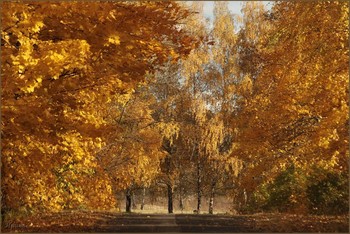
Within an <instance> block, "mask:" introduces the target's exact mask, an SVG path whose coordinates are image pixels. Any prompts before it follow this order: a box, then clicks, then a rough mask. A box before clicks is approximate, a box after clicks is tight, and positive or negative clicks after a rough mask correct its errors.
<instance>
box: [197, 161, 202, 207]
mask: <svg viewBox="0 0 350 234" xmlns="http://www.w3.org/2000/svg"><path fill="white" fill-rule="evenodd" d="M201 205H202V178H201V165H200V161H199V159H198V161H197V210H196V213H197V214H199V213H200V212H201Z"/></svg>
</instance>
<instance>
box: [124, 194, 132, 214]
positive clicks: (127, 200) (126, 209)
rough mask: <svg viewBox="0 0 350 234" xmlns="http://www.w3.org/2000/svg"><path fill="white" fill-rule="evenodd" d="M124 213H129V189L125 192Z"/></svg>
mask: <svg viewBox="0 0 350 234" xmlns="http://www.w3.org/2000/svg"><path fill="white" fill-rule="evenodd" d="M125 211H126V212H131V191H130V189H128V190H126V194H125Z"/></svg>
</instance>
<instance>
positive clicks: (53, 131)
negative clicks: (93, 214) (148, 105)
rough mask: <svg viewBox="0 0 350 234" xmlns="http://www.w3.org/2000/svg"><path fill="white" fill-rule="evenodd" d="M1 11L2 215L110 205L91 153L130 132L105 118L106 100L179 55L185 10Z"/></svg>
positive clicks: (27, 7) (43, 7)
mask: <svg viewBox="0 0 350 234" xmlns="http://www.w3.org/2000/svg"><path fill="white" fill-rule="evenodd" d="M1 7H2V12H3V14H2V26H3V27H2V31H1V38H2V40H1V41H2V44H1V49H2V54H1V56H2V66H1V73H2V83H1V85H2V93H1V101H2V106H1V114H2V128H1V136H2V156H3V157H2V165H3V167H2V192H3V196H2V199H3V203H2V204H3V206H2V211H3V212H6V211H9V210H13V211H20V210H22V211H24V210H37V209H46V210H61V209H70V208H78V207H86V208H94V209H110V208H112V207H114V206H115V199H114V196H113V192H112V190H113V188H114V185H113V183H114V182H113V180H112V178H110V174H109V173H106V171H105V170H104V168H103V166H102V165H101V163H100V162H99V161H98V159H97V158H96V154H97V152H98V151H99V150H100V149H101V148H102V147H104V146H105V145H109V144H110V138H109V136H111V133H113V132H115V131H118V130H119V129H121V128H122V129H123V131H122V132H125V131H128V130H130V128H129V126H128V127H124V126H123V125H122V124H121V125H119V126H118V125H113V124H110V122H109V121H107V120H106V116H108V113H107V112H108V108H109V103H112V102H117V103H123V104H124V105H125V104H126V103H127V102H128V101H129V99H130V95H128V94H131V93H132V92H133V88H134V87H135V86H136V85H137V84H138V83H139V82H140V81H142V80H144V78H145V75H146V73H147V72H150V73H151V72H153V71H154V69H155V68H156V66H157V65H158V64H161V63H162V62H164V61H167V60H168V55H169V54H171V55H173V58H176V57H178V56H180V55H181V54H185V53H188V52H189V50H190V49H191V38H190V37H189V36H188V35H186V33H185V32H184V30H182V29H179V28H178V26H177V23H178V22H179V20H181V19H183V18H184V17H186V15H187V11H185V10H183V9H182V8H181V7H180V6H179V5H178V4H176V3H174V2H171V3H170V2H113V3H112V2H108V3H107V2H106V3H100V2H95V3H93V2H89V3H82V2H79V3H68V2H61V3H50V4H48V3H34V2H33V3H30V2H28V3H17V2H5V3H2V4H1ZM134 111H135V114H137V108H136V109H135V110H134ZM140 111H141V112H143V110H142V109H141V110H140ZM112 115H113V114H112ZM114 115H115V113H114ZM117 115H118V114H117ZM146 116H147V114H146ZM140 131H141V130H140ZM140 131H139V132H138V134H139V135H140V134H141V135H142V134H143V135H145V134H147V130H145V132H140ZM122 135H123V134H122ZM146 148H147V146H146ZM145 150H146V151H147V149H145ZM147 157H148V156H147ZM136 159H140V160H143V159H145V158H144V157H141V156H140V157H136ZM131 163H135V162H131ZM146 164H147V163H146ZM125 177H127V175H125ZM125 177H123V178H122V179H123V180H124V179H125ZM118 186H123V185H121V183H120V184H118Z"/></svg>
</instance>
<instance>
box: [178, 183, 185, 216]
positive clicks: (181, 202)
mask: <svg viewBox="0 0 350 234" xmlns="http://www.w3.org/2000/svg"><path fill="white" fill-rule="evenodd" d="M182 190H183V189H182V188H180V197H179V203H180V204H179V207H180V210H181V212H182V211H183V210H184V201H183V196H182Z"/></svg>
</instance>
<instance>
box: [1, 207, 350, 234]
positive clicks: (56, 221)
mask: <svg viewBox="0 0 350 234" xmlns="http://www.w3.org/2000/svg"><path fill="white" fill-rule="evenodd" d="M2 232H144V233H153V232H167V233H169V232H173V233H174V232H177V233H179V232H197V233H202V232H212V233H220V232H221V233H224V232H226V233H227V232H231V233H234V232H282V233H283V232H287V233H290V232H301V233H305V232H323V233H324V232H328V233H330V232H333V233H340V232H343V233H348V232H349V219H348V217H346V216H302V215H287V214H257V215H240V216H228V215H183V214H175V215H174V214H171V215H169V214H158V215H154V214H152V215H151V214H150V215H147V214H120V213H111V212H91V211H85V212H83V211H71V212H61V213H55V214H41V215H40V216H39V215H38V216H34V217H30V218H27V219H25V220H21V221H20V222H12V223H7V224H6V223H5V224H4V223H3V227H2Z"/></svg>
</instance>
